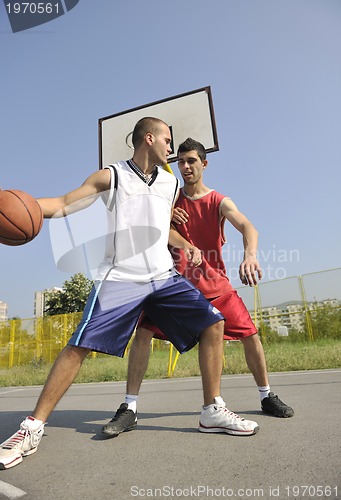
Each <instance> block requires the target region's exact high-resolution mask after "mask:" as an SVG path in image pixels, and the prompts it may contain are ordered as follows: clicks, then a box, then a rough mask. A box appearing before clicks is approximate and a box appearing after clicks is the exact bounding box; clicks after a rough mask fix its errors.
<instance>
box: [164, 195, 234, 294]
mask: <svg viewBox="0 0 341 500" xmlns="http://www.w3.org/2000/svg"><path fill="white" fill-rule="evenodd" d="M224 198H226V196H223V195H222V194H219V193H217V191H211V192H210V193H207V194H206V195H204V196H203V197H202V198H199V199H198V200H190V199H189V198H186V196H185V195H184V194H183V191H182V190H181V191H180V195H179V198H178V201H177V203H176V206H177V207H180V208H183V209H184V210H186V212H187V213H188V215H189V217H188V222H187V223H186V224H176V225H175V226H176V229H177V230H178V232H179V233H180V234H181V236H183V237H184V238H185V239H186V240H187V241H189V242H190V243H192V244H193V245H194V246H196V247H198V248H200V250H202V253H203V262H202V264H201V265H200V266H199V267H194V266H191V265H190V263H189V262H188V261H187V259H186V257H185V254H184V252H183V251H182V250H179V249H177V248H172V254H173V258H174V262H175V265H176V268H177V270H178V271H179V273H181V274H183V275H184V276H185V277H186V278H187V279H189V280H190V281H191V282H192V283H193V284H194V285H195V286H196V287H197V288H199V290H200V291H201V292H202V293H203V294H204V295H205V296H206V297H207V298H209V299H211V298H214V297H217V296H218V295H221V294H222V293H226V292H228V291H229V290H232V289H233V288H232V286H231V284H230V281H229V279H228V277H227V276H226V268H225V264H224V261H223V257H222V246H223V245H224V243H225V241H226V240H225V234H224V224H225V217H222V216H221V214H220V210H219V209H220V204H221V201H222V200H223V199H224Z"/></svg>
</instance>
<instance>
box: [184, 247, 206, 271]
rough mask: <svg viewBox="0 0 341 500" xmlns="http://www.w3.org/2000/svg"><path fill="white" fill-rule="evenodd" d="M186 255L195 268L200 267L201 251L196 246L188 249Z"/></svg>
mask: <svg viewBox="0 0 341 500" xmlns="http://www.w3.org/2000/svg"><path fill="white" fill-rule="evenodd" d="M185 255H186V258H187V260H188V261H189V262H190V263H191V264H192V265H193V266H194V267H198V266H200V264H201V263H202V256H201V250H199V248H197V247H195V246H190V247H188V248H186V250H185Z"/></svg>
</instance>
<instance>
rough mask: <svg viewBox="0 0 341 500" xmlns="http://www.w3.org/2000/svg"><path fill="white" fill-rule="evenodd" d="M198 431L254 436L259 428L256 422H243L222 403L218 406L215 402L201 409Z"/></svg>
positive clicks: (243, 419)
mask: <svg viewBox="0 0 341 500" xmlns="http://www.w3.org/2000/svg"><path fill="white" fill-rule="evenodd" d="M216 399H217V398H216ZM220 399H221V398H220ZM198 430H199V431H200V432H226V434H232V435H234V436H252V434H256V432H257V431H258V430H259V427H258V424H257V422H253V421H252V420H245V418H242V417H240V416H239V415H237V414H236V413H233V412H232V411H230V410H228V409H227V408H226V406H225V403H224V402H222V403H220V404H217V402H216V403H213V404H211V405H209V406H206V407H203V409H202V412H201V415H200V420H199V428H198Z"/></svg>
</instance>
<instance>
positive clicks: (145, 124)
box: [131, 116, 168, 149]
mask: <svg viewBox="0 0 341 500" xmlns="http://www.w3.org/2000/svg"><path fill="white" fill-rule="evenodd" d="M161 124H163V125H166V127H168V125H167V123H165V122H164V121H163V120H160V119H159V118H154V117H151V116H145V117H144V118H141V119H140V120H139V121H138V122H137V123H136V125H135V127H134V130H133V135H132V138H131V140H132V143H133V146H134V148H135V149H136V148H137V147H138V146H139V145H140V144H141V143H142V142H143V140H144V138H145V135H146V134H148V132H149V133H151V134H153V135H156V134H157V133H158V132H159V130H160V125H161Z"/></svg>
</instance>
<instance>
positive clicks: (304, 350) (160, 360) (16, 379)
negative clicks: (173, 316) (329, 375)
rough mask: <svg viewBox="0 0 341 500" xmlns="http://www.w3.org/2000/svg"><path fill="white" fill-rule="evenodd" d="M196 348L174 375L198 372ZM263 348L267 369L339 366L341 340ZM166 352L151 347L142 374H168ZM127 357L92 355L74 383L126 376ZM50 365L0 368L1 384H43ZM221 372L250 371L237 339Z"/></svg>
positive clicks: (152, 376) (154, 376)
mask: <svg viewBox="0 0 341 500" xmlns="http://www.w3.org/2000/svg"><path fill="white" fill-rule="evenodd" d="M197 351H198V348H197V347H195V348H194V349H192V350H191V351H190V352H187V353H186V354H183V355H182V356H180V357H179V359H178V362H177V365H176V368H175V371H174V375H173V377H192V376H197V375H200V370H199V364H198V352H197ZM264 351H265V356H266V361H267V366H268V371H269V372H277V371H284V372H285V371H296V370H320V369H321V370H323V369H330V368H341V341H340V340H332V339H323V340H322V339H321V340H317V341H314V342H302V343H289V342H288V343H286V342H281V343H279V344H275V343H274V344H273V343H269V344H266V343H265V344H264ZM168 358H169V353H168V351H166V350H161V351H154V352H153V353H152V354H151V356H150V361H149V367H148V370H147V373H146V376H145V378H147V379H159V378H166V377H167V368H168ZM127 366H128V359H127V358H123V359H121V358H115V357H113V356H105V355H100V356H97V357H96V358H92V357H91V356H90V357H89V358H87V359H86V360H85V361H84V364H83V366H82V368H81V370H80V372H79V374H78V376H77V378H76V380H75V383H87V382H108V381H119V380H126V376H127ZM50 368H51V365H50V364H45V363H43V362H39V361H38V362H34V363H30V364H29V365H25V366H14V367H13V368H9V369H4V370H1V371H0V375H1V377H0V385H1V386H2V387H10V386H26V385H42V384H44V382H45V380H46V377H47V375H48V373H49V371H50ZM223 373H224V374H238V373H249V370H248V368H247V365H246V362H245V357H244V350H243V346H242V344H241V343H240V342H230V344H228V345H225V367H224V369H223Z"/></svg>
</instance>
